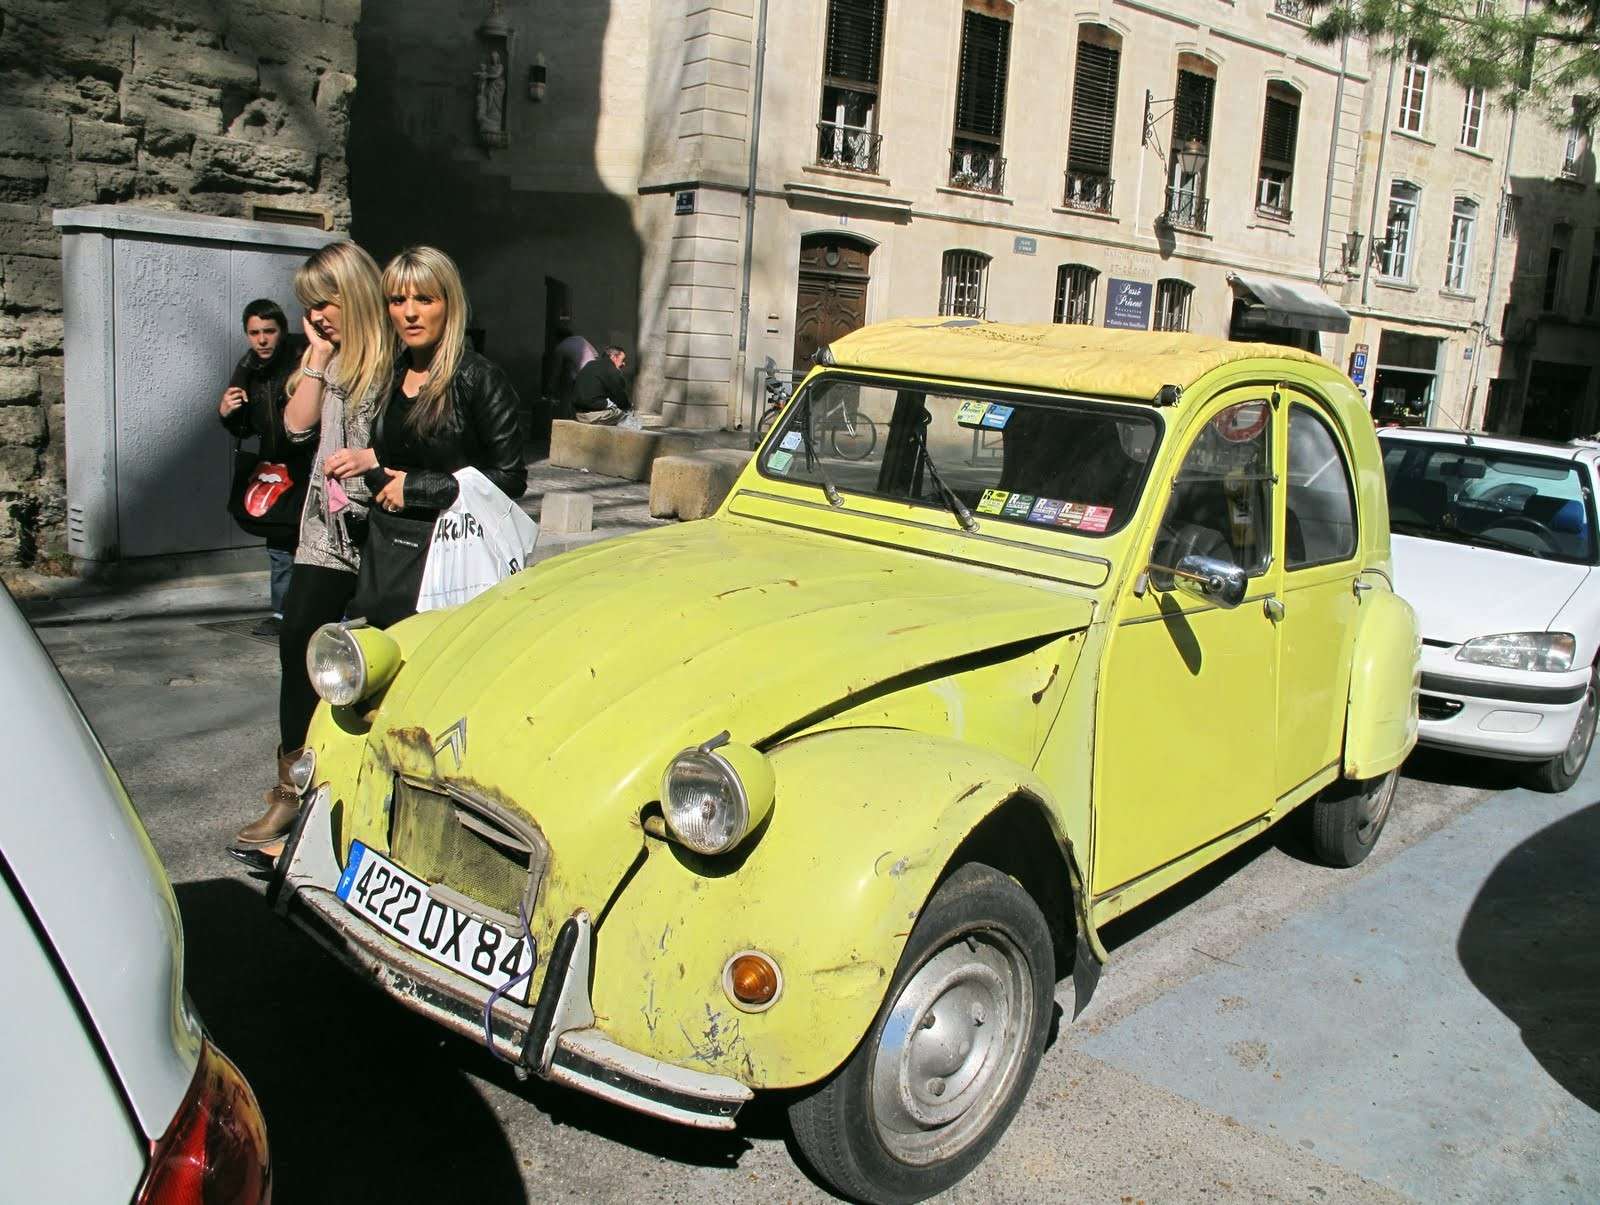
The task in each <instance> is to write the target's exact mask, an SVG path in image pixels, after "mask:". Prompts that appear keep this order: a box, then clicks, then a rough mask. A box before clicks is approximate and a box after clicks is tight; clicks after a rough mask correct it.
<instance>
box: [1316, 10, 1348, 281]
mask: <svg viewBox="0 0 1600 1205" xmlns="http://www.w3.org/2000/svg"><path fill="white" fill-rule="evenodd" d="M1349 64H1350V35H1349V34H1345V35H1344V37H1343V38H1342V39H1341V40H1340V42H1339V86H1338V88H1337V89H1335V91H1334V93H1333V141H1332V142H1330V143H1329V144H1328V187H1327V188H1326V189H1325V190H1324V191H1323V193H1322V246H1320V247H1319V248H1318V249H1317V283H1318V284H1321V283H1322V282H1323V280H1324V279H1325V278H1326V277H1327V275H1328V215H1329V213H1330V212H1331V211H1332V209H1333V166H1334V161H1335V160H1336V159H1337V158H1338V157H1339V130H1340V127H1341V126H1342V125H1343V124H1344V80H1345V71H1346V69H1347V68H1348V66H1349Z"/></svg>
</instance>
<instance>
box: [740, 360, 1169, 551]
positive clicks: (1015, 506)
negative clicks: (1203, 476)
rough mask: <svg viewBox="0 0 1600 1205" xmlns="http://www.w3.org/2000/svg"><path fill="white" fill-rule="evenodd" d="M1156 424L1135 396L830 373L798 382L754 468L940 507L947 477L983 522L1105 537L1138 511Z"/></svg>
mask: <svg viewBox="0 0 1600 1205" xmlns="http://www.w3.org/2000/svg"><path fill="white" fill-rule="evenodd" d="M808 415H809V418H810V423H809V438H807V434H808V427H807V424H806V422H805V419H806V417H807V416H808ZM1158 435H1159V425H1158V422H1157V420H1156V418H1155V416H1154V415H1153V414H1151V413H1150V411H1149V410H1148V409H1142V408H1139V407H1135V406H1131V405H1117V404H1115V403H1110V402H1107V403H1103V404H1102V403H1095V402H1091V401H1076V400H1073V401H1068V400H1065V399H1054V398H1030V397H1027V396H1015V395H1009V394H1008V395H1006V396H1005V397H1004V398H1001V397H999V396H997V395H994V394H987V395H986V394H984V393H982V392H979V391H976V390H974V391H972V392H967V391H964V390H962V391H956V390H941V389H935V388H931V387H929V386H927V385H925V384H918V383H912V382H882V381H865V380H860V379H857V378H852V377H846V376H842V375H834V374H828V375H825V376H821V377H818V378H815V379H814V380H813V381H812V382H811V383H810V384H808V385H806V386H804V387H803V391H802V392H801V393H800V394H799V395H798V396H797V397H796V399H795V401H794V403H793V405H791V406H790V408H789V410H788V412H787V413H786V415H785V417H784V420H783V425H782V426H781V427H780V428H779V429H778V431H777V432H776V433H775V434H774V435H773V437H772V438H771V439H770V440H769V441H768V442H767V443H766V444H765V445H764V447H763V449H762V452H761V459H760V462H759V467H760V469H761V472H762V473H763V474H765V475H766V476H768V477H776V478H782V479H785V480H789V481H805V482H809V483H813V484H817V485H820V484H822V481H823V475H824V474H826V476H827V479H828V480H829V481H831V482H832V483H833V485H834V486H836V487H837V488H838V489H839V490H840V491H843V492H846V493H855V494H866V495H870V496H873V497H879V498H890V499H894V500H896V501H902V502H911V503H913V504H916V505H921V506H928V507H937V508H939V509H941V510H942V509H946V508H947V507H948V502H947V501H946V500H945V498H944V497H943V491H942V490H941V489H940V487H939V483H940V482H941V481H942V482H943V483H944V485H945V486H946V487H948V488H949V489H950V490H951V491H952V492H953V493H954V494H955V495H956V496H957V497H958V498H960V499H961V501H962V502H963V503H964V504H965V505H966V507H967V508H968V509H969V510H970V511H972V512H973V514H975V515H976V516H977V518H978V520H979V522H980V523H987V522H990V521H999V522H1004V523H1018V524H1027V525H1031V526H1034V527H1041V526H1042V527H1051V528H1056V529H1063V530H1070V531H1072V532H1074V533H1075V534H1078V535H1085V536H1104V535H1109V534H1111V533H1112V532H1115V531H1118V530H1120V529H1121V528H1122V527H1123V526H1124V525H1126V524H1127V522H1128V520H1129V519H1131V518H1132V517H1133V512H1134V508H1135V507H1136V505H1137V504H1138V500H1139V494H1140V490H1141V488H1142V486H1143V484H1144V478H1145V473H1146V470H1147V468H1148V466H1149V463H1150V457H1151V454H1152V452H1153V451H1154V449H1155V446H1156V440H1157V438H1158ZM924 448H925V449H926V451H925V452H924Z"/></svg>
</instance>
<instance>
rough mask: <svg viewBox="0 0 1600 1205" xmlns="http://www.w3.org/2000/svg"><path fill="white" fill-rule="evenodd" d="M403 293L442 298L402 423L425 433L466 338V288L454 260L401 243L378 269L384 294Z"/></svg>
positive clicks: (440, 416)
mask: <svg viewBox="0 0 1600 1205" xmlns="http://www.w3.org/2000/svg"><path fill="white" fill-rule="evenodd" d="M406 292H414V293H426V294H429V295H431V296H433V297H438V298H441V299H443V301H444V334H442V335H440V336H439V346H438V347H436V348H435V349H434V352H433V359H432V361H430V362H429V364H428V375H427V376H426V377H424V378H423V381H422V388H421V390H420V391H418V393H417V404H416V405H415V406H413V407H411V410H410V413H409V414H407V416H406V425H407V426H409V427H410V428H411V429H412V430H413V431H419V432H427V431H432V430H434V429H435V428H436V427H438V426H439V424H440V423H441V422H442V421H443V420H444V416H445V412H446V411H447V410H448V409H449V407H450V378H452V377H453V376H455V375H456V369H458V368H459V367H461V352H462V350H463V349H464V348H465V346H466V342H467V290H466V287H465V286H464V285H463V284H462V283H461V272H460V270H459V269H457V267H456V261H455V260H453V259H451V258H450V257H449V256H448V255H446V254H445V253H444V252H443V251H441V250H439V248H437V247H407V248H406V249H405V250H404V251H402V252H400V254H399V255H397V256H395V257H394V258H393V259H391V260H390V261H389V266H388V267H386V268H385V269H384V270H383V295H384V297H386V298H388V297H395V296H398V295H401V294H404V293H406ZM397 354H404V353H403V352H400V353H397Z"/></svg>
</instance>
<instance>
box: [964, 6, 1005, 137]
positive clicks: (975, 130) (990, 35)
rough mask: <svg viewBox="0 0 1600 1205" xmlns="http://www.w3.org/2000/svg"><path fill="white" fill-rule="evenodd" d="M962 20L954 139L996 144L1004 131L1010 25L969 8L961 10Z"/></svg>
mask: <svg viewBox="0 0 1600 1205" xmlns="http://www.w3.org/2000/svg"><path fill="white" fill-rule="evenodd" d="M961 18H962V20H961V74H960V76H959V78H958V79H957V81H956V137H957V138H958V139H959V138H973V139H977V140H979V141H983V142H990V143H994V144H997V145H998V143H999V142H1000V139H1001V137H1002V135H1003V133H1004V130H1005V120H1006V74H1007V69H1008V67H1009V63H1010V58H1011V22H1009V21H1004V20H1001V19H1000V18H999V17H991V16H988V15H987V14H985V13H980V12H975V11H973V10H972V9H967V10H966V11H964V12H963V13H962V14H961Z"/></svg>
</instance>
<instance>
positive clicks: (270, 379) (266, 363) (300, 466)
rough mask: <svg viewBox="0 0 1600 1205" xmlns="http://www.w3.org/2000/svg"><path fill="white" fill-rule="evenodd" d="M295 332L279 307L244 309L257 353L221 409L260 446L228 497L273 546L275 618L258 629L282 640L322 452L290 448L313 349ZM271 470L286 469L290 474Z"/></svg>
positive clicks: (260, 302)
mask: <svg viewBox="0 0 1600 1205" xmlns="http://www.w3.org/2000/svg"><path fill="white" fill-rule="evenodd" d="M288 328H289V324H288V321H287V320H286V319H285V318H284V315H283V310H282V309H281V308H280V307H279V305H278V303H277V302H275V301H272V300H269V299H267V298H264V297H263V298H258V299H257V300H255V301H252V302H251V303H250V304H249V305H247V306H245V307H244V333H245V338H247V339H248V340H249V341H250V350H248V351H247V352H245V354H244V356H243V357H242V358H241V359H240V360H239V363H238V366H237V367H236V368H234V370H233V376H232V377H230V378H229V380H228V387H227V388H226V389H224V390H223V391H222V400H221V403H220V404H219V405H218V407H217V411H218V413H219V414H221V416H222V425H223V426H224V427H226V428H227V429H228V432H229V434H231V435H232V436H233V437H234V438H235V439H238V440H246V439H259V440H260V441H261V442H260V445H259V449H258V451H259V462H258V463H257V464H256V465H255V466H254V467H255V471H254V472H253V473H251V474H249V475H248V476H246V475H243V474H240V473H236V474H235V480H234V483H233V490H234V493H235V494H236V495H237V496H234V497H230V498H229V499H228V509H229V511H230V512H231V513H232V514H233V516H234V519H235V520H236V521H237V522H238V524H239V526H240V527H242V528H243V529H244V530H245V531H247V532H249V533H250V534H251V535H256V536H261V537H263V538H264V539H265V540H266V542H267V564H268V568H269V569H270V570H271V583H272V585H271V598H272V617H271V618H270V619H264V620H262V621H261V622H260V623H259V624H257V625H256V628H255V634H256V635H258V636H276V635H277V634H278V623H279V621H280V620H281V619H282V618H283V597H284V594H285V593H286V592H287V591H288V589H289V575H290V573H291V572H292V570H293V568H294V550H295V544H296V542H297V541H298V540H299V537H300V510H301V507H302V506H303V505H304V504H305V497H306V484H307V482H308V481H310V479H311V458H312V456H314V455H315V454H316V444H315V443H314V442H309V443H301V444H295V443H291V442H290V440H289V437H288V434H287V433H286V432H285V431H284V429H283V406H284V402H285V401H287V399H288V394H287V390H286V386H287V384H288V381H289V376H290V374H291V373H293V372H294V370H295V369H296V368H297V367H298V366H299V364H300V358H301V356H302V354H303V353H304V352H305V346H306V341H305V338H304V336H301V335H291V334H289V333H288ZM269 466H281V467H282V469H285V470H287V473H282V472H279V471H278V470H277V469H274V468H271V467H269ZM241 467H243V466H241ZM285 477H287V481H285V480H284V478H285Z"/></svg>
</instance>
